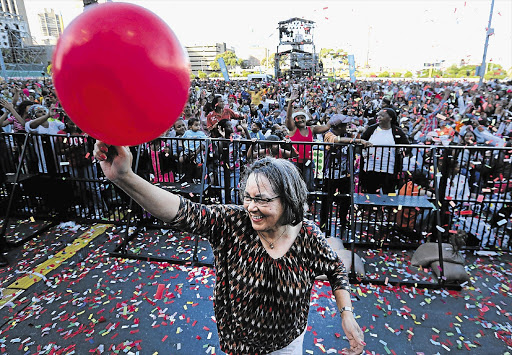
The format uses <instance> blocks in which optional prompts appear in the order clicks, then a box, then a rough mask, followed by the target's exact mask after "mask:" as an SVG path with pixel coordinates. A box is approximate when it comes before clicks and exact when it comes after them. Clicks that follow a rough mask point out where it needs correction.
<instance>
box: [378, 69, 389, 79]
mask: <svg viewBox="0 0 512 355" xmlns="http://www.w3.org/2000/svg"><path fill="white" fill-rule="evenodd" d="M379 78H389V72H387V71H383V72H382V73H380V74H379Z"/></svg>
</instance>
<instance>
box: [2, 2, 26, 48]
mask: <svg viewBox="0 0 512 355" xmlns="http://www.w3.org/2000/svg"><path fill="white" fill-rule="evenodd" d="M31 44H32V36H31V35H30V29H29V27H28V22H27V11H26V10H25V3H24V2H23V0H0V48H20V47H24V46H27V45H31Z"/></svg>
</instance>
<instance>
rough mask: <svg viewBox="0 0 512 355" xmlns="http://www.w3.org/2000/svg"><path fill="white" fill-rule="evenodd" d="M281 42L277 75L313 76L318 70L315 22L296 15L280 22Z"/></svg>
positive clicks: (278, 51) (276, 69)
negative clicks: (314, 34)
mask: <svg viewBox="0 0 512 355" xmlns="http://www.w3.org/2000/svg"><path fill="white" fill-rule="evenodd" d="M278 25H279V26H278V30H279V44H278V46H277V51H276V56H275V65H274V68H275V76H276V78H278V77H282V76H284V75H286V74H289V75H291V76H295V77H301V76H313V75H315V74H316V72H317V71H318V57H317V55H316V53H315V43H314V42H313V32H314V29H315V22H314V21H310V20H305V19H302V18H298V17H294V18H291V19H289V20H286V21H281V22H279V23H278Z"/></svg>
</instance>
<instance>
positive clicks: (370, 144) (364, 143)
mask: <svg viewBox="0 0 512 355" xmlns="http://www.w3.org/2000/svg"><path fill="white" fill-rule="evenodd" d="M360 143H361V144H362V145H363V147H364V148H368V147H371V146H373V144H372V143H370V142H368V141H365V140H364V139H361V140H360Z"/></svg>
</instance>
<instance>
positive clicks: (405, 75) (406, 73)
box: [404, 71, 412, 78]
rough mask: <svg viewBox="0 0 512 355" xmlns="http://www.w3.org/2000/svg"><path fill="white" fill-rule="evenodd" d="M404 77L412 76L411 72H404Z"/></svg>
mask: <svg viewBox="0 0 512 355" xmlns="http://www.w3.org/2000/svg"><path fill="white" fill-rule="evenodd" d="M404 78H412V73H411V72H410V71H407V72H405V74H404Z"/></svg>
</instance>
